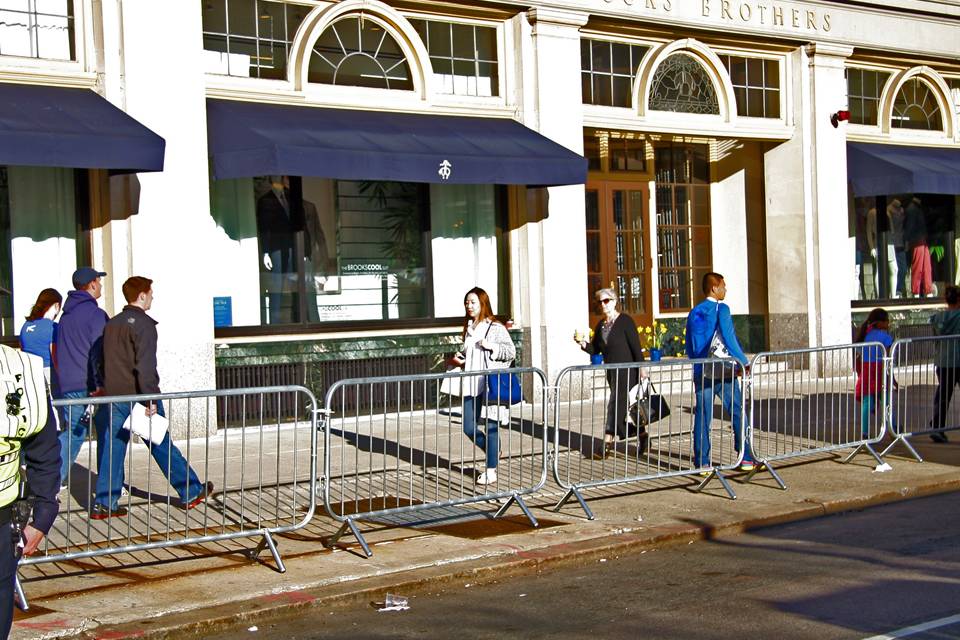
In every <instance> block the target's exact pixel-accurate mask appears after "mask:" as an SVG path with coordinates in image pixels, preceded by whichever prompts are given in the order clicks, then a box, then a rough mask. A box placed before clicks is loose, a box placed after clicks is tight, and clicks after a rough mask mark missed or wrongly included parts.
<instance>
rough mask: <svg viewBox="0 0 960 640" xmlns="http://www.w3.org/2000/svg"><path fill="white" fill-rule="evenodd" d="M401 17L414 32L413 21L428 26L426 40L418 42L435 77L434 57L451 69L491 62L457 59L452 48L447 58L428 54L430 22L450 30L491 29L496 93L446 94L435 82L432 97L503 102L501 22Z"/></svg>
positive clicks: (439, 17)
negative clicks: (460, 27) (456, 64)
mask: <svg viewBox="0 0 960 640" xmlns="http://www.w3.org/2000/svg"><path fill="white" fill-rule="evenodd" d="M403 17H404V18H406V19H407V20H408V21H410V24H411V26H413V28H414V31H417V27H416V25H415V24H414V21H419V22H423V23H425V24H427V25H428V26H427V39H426V40H425V39H424V38H422V37H421V38H420V41H421V42H422V43H423V47H424V49H426V51H427V57H428V59H429V61H430V69H431V71H433V73H434V76H436V71H434V70H433V58H434V57H436V58H443V59H444V60H449V61H450V62H451V68H452V65H453V63H455V62H472V63H473V64H474V65H479V64H483V63H485V64H490V63H491V61H490V60H481V59H480V58H479V57H477V56H476V55H475V57H474V59H473V60H467V59H466V58H457V57H456V56H454V55H453V50H452V48H451V51H450V55H449V56H447V57H444V56H439V55H437V56H434V55H433V54H431V53H430V45H429V39H430V38H429V24H430V23H431V22H433V23H437V24H446V25H450V27H451V29H452V27H453V26H455V25H459V26H466V27H472V28H474V29H476V28H477V27H480V28H483V29H492V30H493V34H494V51H495V55H496V58H497V59H496V60H495V61H493V63H494V64H496V66H497V83H496V86H495V88H494V89H495V91H496V93H494V94H492V95H489V96H484V95H479V94H470V93H457V92H456V91H452V92H446V91H442V90H438V89H437V86H436V81H434V87H433V95H434V96H437V97H442V98H459V99H468V100H474V99H480V100H496V101H498V102H499V101H502V100H503V95H504V91H505V88H506V87H505V83H504V77H503V76H504V70H505V65H504V58H505V57H504V50H505V49H504V42H503V26H502V22H490V21H483V20H467V19H458V18H453V17H450V16H437V15H432V14H418V13H404V14H403ZM417 35H419V31H417ZM474 42H476V32H475V31H474ZM474 53H475V54H476V53H477V52H476V47H474ZM475 71H479V69H478V68H476V66H475ZM451 75H452V76H454V77H456V74H451ZM463 77H468V76H463ZM472 77H473V78H474V80H479V78H480V76H479V75H478V74H476V73H475V75H474V76H472Z"/></svg>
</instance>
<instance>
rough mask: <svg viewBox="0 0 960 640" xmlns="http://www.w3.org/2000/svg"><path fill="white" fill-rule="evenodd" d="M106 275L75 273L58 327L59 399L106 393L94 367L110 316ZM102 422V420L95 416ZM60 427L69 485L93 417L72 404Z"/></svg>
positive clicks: (63, 467)
mask: <svg viewBox="0 0 960 640" xmlns="http://www.w3.org/2000/svg"><path fill="white" fill-rule="evenodd" d="M106 275H107V274H106V272H103V271H97V270H96V269H94V268H92V267H80V268H79V269H77V270H76V271H74V272H73V287H74V290H73V291H70V292H69V293H67V301H66V302H65V303H64V305H63V314H62V315H61V316H60V324H59V325H58V326H57V336H56V341H55V343H54V350H53V376H52V388H53V395H54V397H55V398H86V397H87V396H90V395H97V394H99V393H101V392H102V389H101V387H102V386H103V381H102V380H100V379H99V372H98V371H97V370H96V367H94V366H93V365H92V361H91V355H93V360H94V361H95V360H98V359H99V351H100V349H101V348H102V342H101V338H102V337H103V327H104V326H105V325H106V324H107V320H109V319H110V317H109V316H108V315H107V312H106V311H104V310H103V309H101V308H100V307H99V306H97V299H98V298H99V297H100V296H101V294H102V293H103V283H102V282H101V281H100V278H102V277H103V276H106ZM94 419H95V420H97V419H100V420H102V417H100V416H99V415H98V416H94ZM60 425H61V429H62V431H60V478H61V482H63V483H64V484H68V483H69V482H68V481H69V475H68V474H69V471H70V467H72V466H73V463H74V462H75V461H76V459H77V455H78V454H79V453H80V447H81V446H82V445H83V443H84V442H86V440H87V429H89V427H90V415H89V414H88V413H86V412H84V410H83V408H82V407H79V406H76V405H71V406H67V407H62V408H61V414H60Z"/></svg>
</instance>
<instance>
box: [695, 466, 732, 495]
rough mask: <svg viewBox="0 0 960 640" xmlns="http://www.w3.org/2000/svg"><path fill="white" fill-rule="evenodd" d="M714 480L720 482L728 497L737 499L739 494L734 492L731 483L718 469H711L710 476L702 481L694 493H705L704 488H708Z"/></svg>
mask: <svg viewBox="0 0 960 640" xmlns="http://www.w3.org/2000/svg"><path fill="white" fill-rule="evenodd" d="M714 478H716V479H717V480H719V481H720V484H721V485H723V488H724V489H725V490H726V491H727V495H728V496H730V499H731V500H736V499H737V494H736V493H734V492H733V487H731V486H730V483H729V482H727V479H726V478H724V477H723V474H722V473H720V472H719V471H718V470H716V469H711V470H710V475H708V476H707V477H706V478H704V479H703V480H701V481H700V484H698V485H697V488H696V489H694V491H698V492H699V491H703V488H704V487H706V486H707V484H708V483H709V482H710V481H711V480H713V479H714Z"/></svg>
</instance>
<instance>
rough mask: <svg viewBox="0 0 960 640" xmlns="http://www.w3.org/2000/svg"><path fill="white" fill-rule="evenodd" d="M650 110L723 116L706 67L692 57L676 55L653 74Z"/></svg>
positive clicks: (661, 64)
mask: <svg viewBox="0 0 960 640" xmlns="http://www.w3.org/2000/svg"><path fill="white" fill-rule="evenodd" d="M650 109H652V110H654V111H676V112H679V113H706V114H719V113H720V104H719V102H718V101H717V91H716V89H715V88H714V86H713V82H712V81H711V79H710V76H709V75H708V74H707V70H706V69H705V68H704V67H703V65H702V64H700V63H699V62H697V60H696V59H694V57H693V56H691V55H689V54H686V53H675V54H673V55H672V56H670V57H669V58H667V59H666V60H664V61H663V62H661V63H660V66H659V67H657V71H656V72H655V73H654V74H653V81H652V82H651V83H650Z"/></svg>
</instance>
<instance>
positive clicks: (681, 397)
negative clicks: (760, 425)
mask: <svg viewBox="0 0 960 640" xmlns="http://www.w3.org/2000/svg"><path fill="white" fill-rule="evenodd" d="M743 373H744V369H743V366H742V365H740V364H739V363H737V362H735V361H732V360H718V359H709V360H686V359H677V360H667V361H661V362H651V363H642V364H638V363H625V364H605V365H599V366H591V365H583V366H576V367H568V368H566V369H564V370H563V371H561V372H560V374H559V376H558V377H557V383H556V399H555V403H556V406H555V409H554V412H553V415H554V422H553V425H554V440H553V445H554V455H553V476H554V478H555V479H556V481H557V483H558V484H559V485H560V487H561V488H563V489H564V490H565V491H566V493H565V495H564V496H563V498H562V499H561V500H560V501H559V503H558V504H557V505H556V507H555V510H559V509H561V508H562V507H563V505H564V504H566V503H567V501H568V500H570V498H572V497H573V498H576V499H577V501H578V502H579V503H580V506H581V507H582V508H583V510H584V512H586V514H587V517H588V518H589V519H591V520H592V519H593V517H594V516H593V512H592V511H591V510H590V508H589V507H588V506H587V503H586V501H585V500H584V498H583V494H582V491H583V490H584V489H590V488H597V487H606V486H612V485H619V484H625V483H631V482H640V481H644V480H652V479H659V478H669V477H678V476H689V475H700V476H702V480H701V481H700V482H699V485H698V486H697V490H698V491H699V490H701V489H703V488H704V487H705V486H706V485H707V484H708V483H709V482H710V481H711V480H712V479H713V478H716V479H718V480H719V481H720V483H721V484H722V485H723V488H724V489H725V490H726V492H727V494H728V495H729V496H730V498H731V499H736V494H735V493H734V491H733V489H732V488H731V486H730V483H729V482H728V481H727V479H726V478H725V476H724V473H725V472H727V471H732V470H734V469H736V468H738V467H739V466H740V465H741V464H742V463H743V459H744V451H743V446H742V444H743V442H744V439H745V433H744V431H743V429H741V428H740V426H741V425H742V419H743V417H744V415H745V413H744V388H743V385H744V378H743ZM643 376H646V378H647V380H648V382H652V387H651V386H649V385H648V384H647V383H643V384H638V382H639V381H640V380H641V378H642V377H643ZM634 385H637V387H636V391H637V393H636V394H635V397H637V398H639V401H638V402H635V403H632V402H631V390H632V389H634ZM646 389H649V392H648V393H644V391H645V390H646ZM667 411H669V415H665V414H666V413H667ZM628 417H629V418H630V423H629V424H628V423H627V418H628ZM645 423H646V424H645ZM735 425H736V426H737V429H734V428H733V427H734V426H735ZM608 433H615V436H614V440H613V442H612V443H607V442H605V436H606V434H608ZM607 439H608V440H609V438H607Z"/></svg>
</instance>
